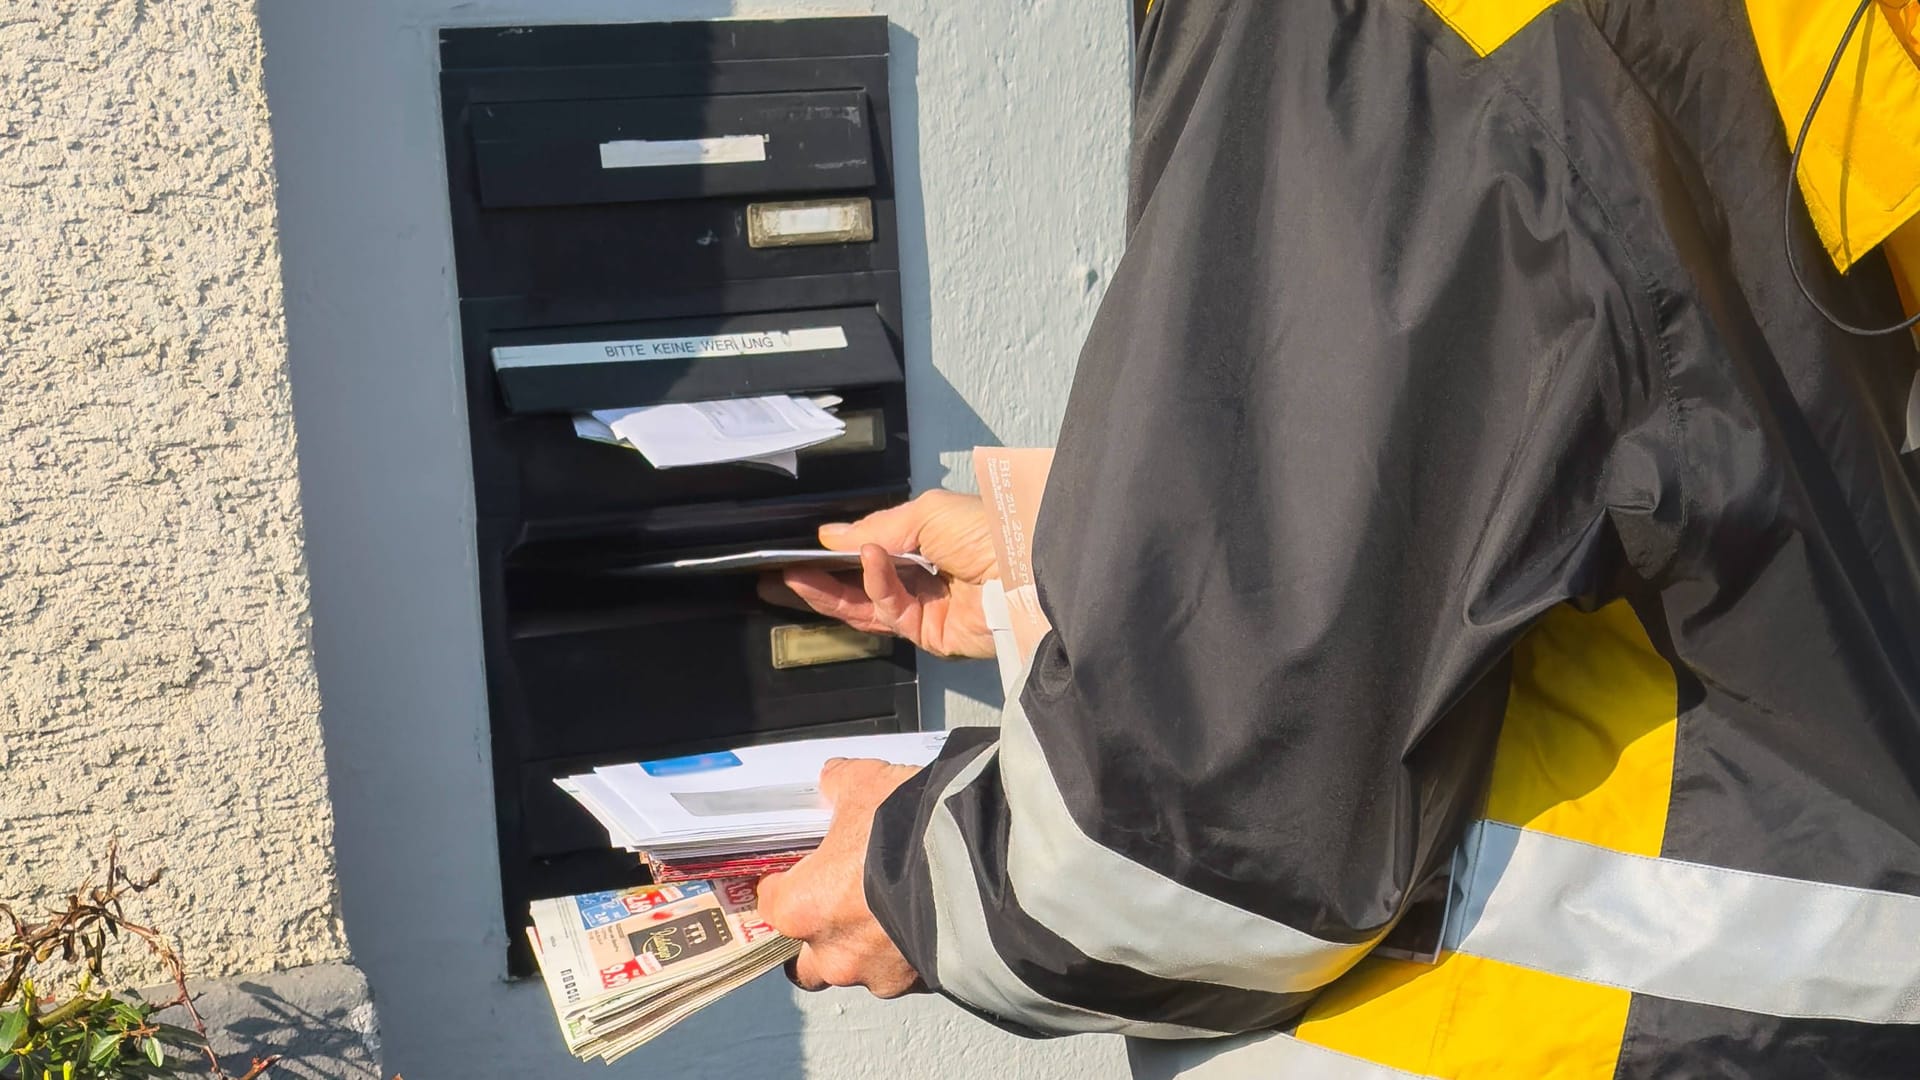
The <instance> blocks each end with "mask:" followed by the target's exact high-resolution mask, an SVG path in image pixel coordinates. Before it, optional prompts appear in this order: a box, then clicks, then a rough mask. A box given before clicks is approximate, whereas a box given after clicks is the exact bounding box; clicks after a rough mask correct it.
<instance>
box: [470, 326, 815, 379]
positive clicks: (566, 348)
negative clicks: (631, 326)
mask: <svg viewBox="0 0 1920 1080" xmlns="http://www.w3.org/2000/svg"><path fill="white" fill-rule="evenodd" d="M846 347H847V332H846V330H844V329H842V328H841V327H838V326H809V327H803V328H801V329H798V330H748V331H743V332H741V333H735V334H701V335H697V336H694V337H672V338H641V339H638V340H634V341H571V342H567V343H565V344H561V345H500V346H496V347H495V348H494V350H493V366H494V370H496V371H500V370H505V369H508V368H527V367H567V366H572V365H576V364H612V363H625V362H629V361H633V360H701V359H705V358H707V357H711V356H760V355H764V354H768V353H790V352H827V351H830V350H833V349H844V348H846Z"/></svg>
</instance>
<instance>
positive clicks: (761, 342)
mask: <svg viewBox="0 0 1920 1080" xmlns="http://www.w3.org/2000/svg"><path fill="white" fill-rule="evenodd" d="M492 352H493V369H494V374H495V377H496V378H497V379H498V380H499V382H500V393H501V396H502V398H504V399H505V401H506V405H507V409H508V411H510V412H515V413H535V412H560V411H569V412H571V411H581V410H588V409H620V408H631V407H634V406H639V405H659V404H664V403H667V402H672V401H711V400H715V399H718V398H733V397H748V396H752V395H756V394H791V393H802V392H806V391H815V390H834V389H843V388H854V387H861V386H877V385H882V384H885V383H897V382H900V381H902V375H901V369H900V361H899V359H898V357H897V354H896V351H895V348H894V344H893V339H892V337H891V336H890V335H889V334H888V333H887V329H886V326H885V325H884V324H883V323H882V322H881V321H880V315H879V313H878V312H876V311H875V310H874V309H872V308H827V309H822V310H816V311H785V312H774V313H770V314H757V315H721V316H711V317H706V318H695V319H670V320H661V321H655V322H638V323H623V324H619V325H613V326H594V327H574V328H568V329H563V330H550V329H543V330H524V331H508V332H503V333H499V334H495V335H494V337H493V350H492Z"/></svg>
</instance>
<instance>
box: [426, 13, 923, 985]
mask: <svg viewBox="0 0 1920 1080" xmlns="http://www.w3.org/2000/svg"><path fill="white" fill-rule="evenodd" d="M887 41H888V30H887V23H886V21H885V20H884V19H881V18H870V17H857V18H830V19H799V20H790V21H777V22H753V21H727V22H723V23H628V24H615V25H600V26H578V25H571V26H519V27H484V28H461V29H449V30H445V31H442V32H441V34H440V62H441V104H442V118H443V127H444V136H445V144H446V152H447V190H448V195H449V201H448V208H449V212H450V214H451V216H452V229H453V237H454V252H455V276H456V280H457V284H458V291H459V297H460V334H461V339H462V343H461V348H462V357H463V366H464V369H465V374H466V410H467V419H468V429H469V436H470V438H469V444H470V447H471V454H472V461H473V482H474V492H475V509H476V519H475V524H474V529H475V532H474V551H475V558H476V573H477V576H478V584H479V591H480V600H481V604H480V608H481V627H482V632H483V635H484V642H483V644H484V652H485V659H486V669H487V670H486V676H487V692H488V706H489V724H490V728H491V731H492V749H493V761H494V804H495V810H496V826H497V832H498V842H499V845H500V867H501V897H502V901H503V906H504V913H505V917H506V920H507V924H508V925H507V926H506V927H504V928H503V929H504V930H505V940H506V941H508V942H509V943H510V945H509V951H508V965H509V970H510V971H512V972H513V973H515V974H527V973H529V972H530V971H531V958H530V956H529V955H528V954H527V952H526V948H525V944H524V939H523V936H522V935H521V933H520V932H519V928H520V926H521V925H522V924H523V922H524V919H525V917H526V911H527V905H528V903H529V901H530V900H532V899H534V898H536V897H541V896H554V895H562V894H566V893H572V892H580V891H586V890H591V889H601V888H615V887H619V886H622V885H626V884H631V883H635V882H638V881H641V880H644V878H643V876H642V871H641V870H640V869H639V867H638V865H637V863H636V861H635V860H634V859H633V858H632V857H631V856H629V855H626V854H624V853H621V852H616V851H612V850H610V849H609V847H608V844H607V837H606V834H605V832H604V831H602V830H600V829H599V828H598V827H596V826H595V825H594V823H593V822H592V820H591V818H589V817H587V816H586V814H585V813H584V812H583V811H581V810H580V809H579V808H578V807H577V806H576V805H575V804H574V803H573V802H572V800H570V799H567V798H565V797H564V796H561V797H556V796H558V795H559V793H558V792H557V790H556V789H554V787H553V785H552V780H553V778H554V777H556V776H562V775H565V774H567V773H570V772H577V771H579V770H581V769H583V768H588V767H591V766H594V765H600V764H611V763H618V762H623V761H634V760H645V759H648V758H654V757H665V756H673V755H677V754H681V753H691V752H698V751H701V750H707V749H715V748H719V747H724V746H729V745H738V744H741V743H747V742H755V741H763V740H778V739H788V738H802V737H808V736H813V735H821V734H859V733H870V732H880V731H897V730H903V729H911V728H913V727H916V726H917V724H918V716H917V704H916V701H917V683H916V680H915V671H914V652H913V650H912V649H911V648H909V647H907V646H905V645H903V644H901V643H899V642H897V641H894V640H891V639H882V638H863V637H861V636H860V635H852V634H849V633H847V632H845V631H844V630H842V629H839V628H837V624H832V623H830V622H829V621H827V620H824V619H820V618H818V617H816V616H812V615H810V614H807V613H803V612H797V611H794V610H792V609H789V608H784V607H776V606H773V605H769V604H768V603H766V602H765V601H764V600H762V599H761V598H760V596H759V594H758V592H757V591H756V589H755V579H754V578H753V577H751V576H730V575H724V574H721V575H709V576H701V577H691V576H690V577H687V578H685V579H682V578H677V577H673V576H665V577H662V576H660V575H658V574H646V573H638V572H634V571H635V568H636V567H642V566H647V565H652V564H654V563H658V562H659V561H661V560H663V559H667V558H680V557H686V556H690V555H692V556H698V555H704V554H714V553H727V552H732V551H739V550H747V549H751V548H754V547H774V546H786V547H791V546H796V545H801V546H806V545H810V544H811V543H812V539H813V536H814V532H815V529H816V528H817V527H818V526H819V525H821V524H823V523H826V522H829V521H840V520H847V519H849V518H852V517H857V516H858V515H860V514H863V513H867V512H869V511H871V510H874V509H877V508H879V507H881V506H885V505H888V504H889V503H892V502H894V501H897V500H899V499H901V498H903V497H904V496H905V495H906V493H907V490H908V481H909V468H908V463H909V436H910V432H909V417H908V415H907V409H906V393H905V385H904V380H903V376H902V371H903V365H902V357H901V341H902V333H901V314H900V313H901V296H900V274H899V255H898V243H897V237H898V228H897V223H896V221H895V217H894V213H895V206H894V190H893V163H892V153H893V149H892V147H893V142H892V131H891V127H892V113H891V105H890V98H889V94H888V86H887V64H888V48H887ZM771 394H794V395H807V396H809V397H821V396H824V399H825V400H828V401H829V402H832V403H837V404H833V405H832V407H834V408H837V409H839V410H840V415H841V417H842V419H843V420H844V422H845V424H846V433H845V434H844V435H843V436H841V437H840V438H838V439H834V440H833V441H832V442H830V443H823V444H821V445H819V446H817V447H813V448H811V449H810V450H809V451H807V452H805V453H803V454H800V455H797V456H796V458H795V459H794V460H795V461H796V462H797V465H796V466H795V467H796V468H797V475H788V474H786V473H783V472H778V471H773V470H770V469H765V468H754V467H750V466H747V465H740V464H712V465H691V466H683V467H674V468H657V467H655V466H654V465H653V464H652V463H650V462H649V461H648V460H647V459H646V458H644V457H642V456H641V454H640V453H638V452H637V451H635V450H633V449H631V448H629V447H624V446H613V445H607V444H606V443H604V442H601V441H594V440H591V439H588V438H583V437H582V435H581V431H582V430H583V428H582V427H581V424H582V423H583V422H584V420H585V418H587V417H589V416H590V414H592V413H595V412H604V411H606V410H619V409H632V408H642V407H646V406H657V405H684V404H686V403H697V402H704V401H714V400H719V399H732V398H744V397H753V396H759V395H771Z"/></svg>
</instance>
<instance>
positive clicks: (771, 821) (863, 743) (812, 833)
mask: <svg viewBox="0 0 1920 1080" xmlns="http://www.w3.org/2000/svg"><path fill="white" fill-rule="evenodd" d="M946 737H947V736H946V732H943V731H929V732H909V733H906V734H900V735H860V736H851V737H845V738H834V739H807V740H803V741H800V742H787V743H772V744H768V745H764V746H749V747H743V748H741V749H738V750H728V751H721V752H718V753H712V754H697V755H694V756H692V757H680V758H668V759H665V760H661V761H644V762H639V763H637V764H632V765H613V766H607V767H602V768H598V769H595V770H594V771H592V772H590V773H579V774H576V775H574V776H567V777H562V778H560V779H558V780H556V781H555V783H557V784H559V785H560V788H561V790H563V791H565V792H566V793H567V794H569V795H571V796H573V797H574V799H575V800H576V801H578V802H579V803H580V805H581V806H584V807H586V809H587V812H588V813H591V814H592V815H593V816H594V818H595V819H596V820H598V821H599V822H600V824H601V825H602V826H603V827H604V828H605V829H606V830H607V835H608V838H609V839H610V840H611V842H612V843H613V845H614V846H615V847H622V848H626V849H627V850H629V851H633V852H636V853H638V854H639V855H640V857H641V859H642V860H643V861H644V862H645V863H646V865H647V866H648V868H649V869H651V870H652V871H653V874H654V880H655V881H674V880H687V879H691V878H704V877H726V876H736V875H748V874H751V875H758V874H764V873H770V872H771V871H773V870H778V869H784V868H785V867H786V866H790V865H792V863H794V862H795V861H797V860H798V859H800V858H801V857H802V856H804V855H805V854H806V853H807V852H809V851H811V850H813V848H815V847H817V846H818V845H819V843H820V838H821V837H823V836H825V835H826V831H827V824H828V821H829V820H830V818H831V816H832V815H831V813H830V811H829V809H828V807H827V804H826V802H825V801H824V800H823V799H822V798H821V795H820V784H819V778H820V769H821V767H822V766H824V765H825V764H826V763H827V762H828V761H829V760H831V759H833V758H879V759H881V760H883V761H890V762H894V763H896V764H902V765H925V764H927V763H928V762H930V761H932V760H933V758H934V756H935V755H936V754H938V753H939V752H940V747H941V745H942V744H944V743H945V742H946Z"/></svg>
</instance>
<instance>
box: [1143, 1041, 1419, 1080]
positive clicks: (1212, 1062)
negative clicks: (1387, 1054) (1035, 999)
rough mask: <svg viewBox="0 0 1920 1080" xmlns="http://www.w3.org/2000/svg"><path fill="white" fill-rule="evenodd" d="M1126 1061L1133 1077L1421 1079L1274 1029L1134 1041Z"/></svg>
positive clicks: (1145, 1079) (1148, 1079)
mask: <svg viewBox="0 0 1920 1080" xmlns="http://www.w3.org/2000/svg"><path fill="white" fill-rule="evenodd" d="M1407 1037H1408V1038H1410V1039H1411V1038H1419V1037H1421V1033H1418V1032H1408V1033H1407ZM1127 1063H1128V1064H1129V1065H1131V1066H1132V1067H1133V1080H1175V1078H1176V1077H1177V1078H1178V1080H1427V1078H1426V1077H1423V1076H1421V1075H1420V1074H1419V1073H1410V1072H1406V1071H1404V1070H1401V1069H1395V1068H1390V1067H1388V1066H1386V1065H1380V1064H1377V1063H1375V1062H1371V1061H1367V1060H1365V1059H1363V1058H1357V1057H1354V1056H1353V1055H1351V1054H1343V1053H1341V1052H1340V1051H1338V1050H1329V1049H1327V1048H1326V1047H1324V1046H1315V1045H1314V1044H1313V1043H1310V1042H1304V1041H1302V1040H1300V1039H1296V1038H1293V1037H1291V1036H1288V1035H1281V1034H1279V1033H1278V1032H1269V1033H1267V1034H1264V1035H1242V1036H1239V1037H1237V1038H1233V1039H1219V1040H1215V1041H1212V1042H1207V1043H1197V1042H1177V1043H1163V1042H1148V1041H1147V1040H1145V1039H1136V1040H1132V1041H1130V1042H1128V1044H1127Z"/></svg>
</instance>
